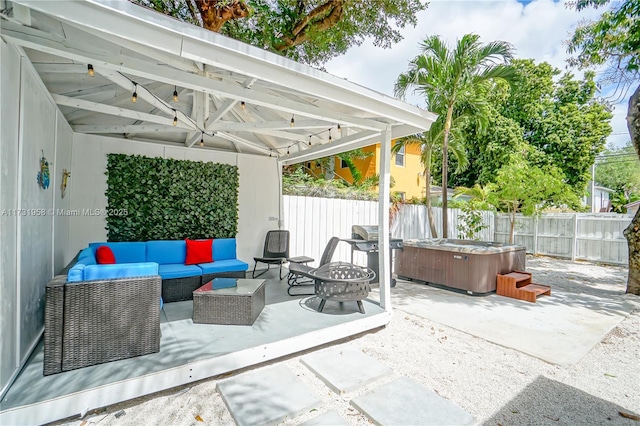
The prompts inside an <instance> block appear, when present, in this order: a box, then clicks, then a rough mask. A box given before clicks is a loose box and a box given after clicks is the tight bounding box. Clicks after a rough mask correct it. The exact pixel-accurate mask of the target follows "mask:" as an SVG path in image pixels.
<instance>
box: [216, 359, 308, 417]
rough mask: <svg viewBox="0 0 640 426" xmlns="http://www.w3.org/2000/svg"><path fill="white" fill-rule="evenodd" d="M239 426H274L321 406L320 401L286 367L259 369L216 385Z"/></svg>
mask: <svg viewBox="0 0 640 426" xmlns="http://www.w3.org/2000/svg"><path fill="white" fill-rule="evenodd" d="M216 389H217V391H218V392H219V393H220V395H221V396H222V399H223V401H224V403H225V404H226V405H227V408H228V409H229V412H230V413H231V417H233V420H235V421H236V423H237V424H238V425H240V426H243V425H247V426H249V425H274V424H277V423H280V422H282V421H285V420H289V419H292V418H294V417H296V416H298V415H300V414H302V413H304V412H306V411H308V410H311V409H312V408H316V407H319V406H320V403H321V402H320V400H319V399H318V398H317V397H316V395H315V394H314V393H313V391H312V390H311V389H310V388H309V387H308V386H307V385H305V384H304V383H303V382H302V380H300V379H299V378H298V377H297V376H296V375H295V374H294V373H293V372H292V371H291V370H289V369H288V368H286V367H285V366H282V365H278V366H275V367H269V368H262V369H260V370H256V371H251V372H248V373H244V374H241V375H239V376H237V377H232V378H230V379H227V380H224V381H221V382H220V383H218V385H217V386H216Z"/></svg>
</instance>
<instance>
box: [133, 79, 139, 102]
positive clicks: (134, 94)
mask: <svg viewBox="0 0 640 426" xmlns="http://www.w3.org/2000/svg"><path fill="white" fill-rule="evenodd" d="M131 102H134V103H135V102H138V83H136V82H135V81H134V82H133V94H132V95H131Z"/></svg>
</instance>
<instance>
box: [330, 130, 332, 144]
mask: <svg viewBox="0 0 640 426" xmlns="http://www.w3.org/2000/svg"><path fill="white" fill-rule="evenodd" d="M331 141H332V139H331V129H329V143H331Z"/></svg>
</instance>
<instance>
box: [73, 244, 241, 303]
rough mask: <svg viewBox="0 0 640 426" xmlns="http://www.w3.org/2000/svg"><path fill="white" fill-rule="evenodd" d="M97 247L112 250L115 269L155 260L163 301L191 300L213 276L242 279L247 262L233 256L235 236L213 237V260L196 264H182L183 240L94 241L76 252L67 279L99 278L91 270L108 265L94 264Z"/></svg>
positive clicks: (184, 253)
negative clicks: (75, 260) (77, 253)
mask: <svg viewBox="0 0 640 426" xmlns="http://www.w3.org/2000/svg"><path fill="white" fill-rule="evenodd" d="M99 246H107V247H109V248H110V249H111V250H112V251H113V254H114V255H115V258H116V262H117V265H118V267H119V268H133V267H137V266H139V265H141V264H143V263H145V262H153V263H157V264H158V275H160V277H162V300H163V301H164V302H165V303H169V302H179V301H183V300H191V299H193V290H195V289H197V288H198V287H200V286H201V285H202V284H204V283H206V282H207V281H211V280H212V279H213V278H221V277H233V278H244V277H245V273H246V271H247V269H248V268H249V265H248V264H247V263H245V262H243V261H241V260H238V259H237V258H236V239H235V238H220V239H216V240H213V248H212V252H213V262H209V263H200V264H197V265H185V259H186V243H185V241H184V240H157V241H147V242H118V243H108V242H97V243H91V244H89V247H87V248H86V249H84V250H82V251H81V252H80V254H79V255H78V262H77V263H76V264H75V265H74V266H73V267H72V268H71V269H70V270H69V281H81V280H86V279H87V276H89V277H91V278H90V279H95V278H103V277H102V276H100V275H99V274H96V273H95V269H99V270H101V271H104V270H105V269H106V268H105V266H110V265H96V258H95V253H96V249H97V248H98V247H99ZM114 267H115V265H114ZM129 275H131V274H129ZM109 277H110V278H111V276H109Z"/></svg>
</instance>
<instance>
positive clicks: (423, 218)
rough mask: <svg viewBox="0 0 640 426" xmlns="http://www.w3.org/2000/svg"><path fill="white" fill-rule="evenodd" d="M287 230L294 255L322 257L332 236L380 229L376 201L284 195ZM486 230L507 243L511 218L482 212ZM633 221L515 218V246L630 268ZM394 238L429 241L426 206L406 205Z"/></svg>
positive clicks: (485, 237)
mask: <svg viewBox="0 0 640 426" xmlns="http://www.w3.org/2000/svg"><path fill="white" fill-rule="evenodd" d="M283 208H284V228H285V229H288V230H289V231H291V256H303V255H304V256H311V257H313V258H314V259H316V265H317V260H319V259H320V257H321V256H322V251H323V250H324V248H325V246H326V244H327V242H328V241H329V238H331V237H333V236H336V237H339V238H350V237H351V226H352V225H377V224H378V203H377V202H375V201H355V200H340V199H329V198H317V197H298V196H289V195H286V196H284V204H283ZM433 213H434V220H435V223H436V228H437V231H438V236H442V209H441V208H440V207H434V208H433ZM463 221H464V217H463V215H462V212H461V211H460V210H458V209H449V238H456V237H457V236H458V229H457V226H458V224H459V223H462V222H463ZM482 221H483V224H485V225H486V228H485V229H483V230H482V231H481V232H479V233H478V239H479V240H482V241H497V242H504V243H507V242H509V234H510V220H509V215H507V214H494V213H493V212H483V213H482ZM630 222H631V217H628V216H621V215H609V214H607V215H602V214H600V215H593V214H575V213H545V214H542V215H540V216H538V217H525V216H522V215H520V214H518V215H516V225H515V230H514V243H515V244H518V245H522V246H525V247H526V248H527V253H532V254H545V255H549V256H557V257H566V258H571V259H583V260H590V261H599V262H606V263H614V264H620V265H626V264H627V263H628V260H629V254H628V247H627V241H626V239H625V238H624V235H623V231H624V229H625V228H626V227H627V226H628V225H629V223H630ZM391 235H392V236H393V237H394V238H402V239H403V240H407V239H421V238H431V232H430V229H429V223H428V218H427V212H426V207H425V206H421V205H403V206H402V207H401V209H400V211H399V213H398V216H397V218H396V221H395V222H394V223H393V224H392V225H391ZM333 260H334V261H337V260H341V261H347V262H348V261H351V247H350V246H349V245H348V244H346V243H341V244H338V248H337V250H336V253H335V255H334V257H333ZM353 261H354V262H355V263H357V264H360V265H366V253H363V252H358V251H356V252H354V257H353Z"/></svg>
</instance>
